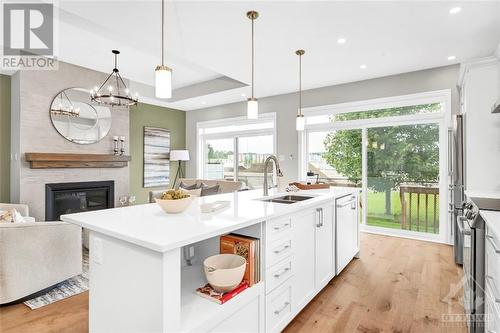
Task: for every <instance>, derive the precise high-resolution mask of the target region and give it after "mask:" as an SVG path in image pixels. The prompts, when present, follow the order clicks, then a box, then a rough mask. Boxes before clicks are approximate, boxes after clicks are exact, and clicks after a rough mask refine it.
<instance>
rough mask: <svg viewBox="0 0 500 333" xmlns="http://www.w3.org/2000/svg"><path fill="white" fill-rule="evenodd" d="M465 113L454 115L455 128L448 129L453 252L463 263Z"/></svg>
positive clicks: (457, 261)
mask: <svg viewBox="0 0 500 333" xmlns="http://www.w3.org/2000/svg"><path fill="white" fill-rule="evenodd" d="M464 125H465V115H462V114H459V115H454V116H453V129H450V130H449V131H448V147H449V150H448V176H449V178H450V182H449V184H450V185H449V190H450V196H449V198H450V202H449V203H448V207H449V213H450V214H449V216H450V219H451V226H452V233H453V240H454V241H453V252H454V254H455V262H456V263H457V264H462V263H463V241H464V240H463V235H462V233H461V232H459V229H458V226H457V221H458V217H459V216H462V215H463V207H462V205H463V202H464V200H465V194H464V190H465V150H464V147H465V131H464Z"/></svg>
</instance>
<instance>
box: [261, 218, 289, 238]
mask: <svg viewBox="0 0 500 333" xmlns="http://www.w3.org/2000/svg"><path fill="white" fill-rule="evenodd" d="M291 229H292V221H291V219H290V218H289V217H287V218H278V219H274V220H271V221H269V222H267V223H266V239H267V240H268V244H269V242H272V241H274V240H276V239H279V238H281V237H284V236H285V235H286V234H287V232H289V231H290V230H291Z"/></svg>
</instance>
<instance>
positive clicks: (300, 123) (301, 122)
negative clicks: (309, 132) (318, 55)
mask: <svg viewBox="0 0 500 333" xmlns="http://www.w3.org/2000/svg"><path fill="white" fill-rule="evenodd" d="M304 53H306V51H304V50H297V51H295V54H296V55H298V56H299V108H298V110H297V111H298V112H297V120H296V122H295V128H296V129H297V131H303V130H304V128H305V126H306V120H305V118H304V115H303V114H302V56H303V55H304Z"/></svg>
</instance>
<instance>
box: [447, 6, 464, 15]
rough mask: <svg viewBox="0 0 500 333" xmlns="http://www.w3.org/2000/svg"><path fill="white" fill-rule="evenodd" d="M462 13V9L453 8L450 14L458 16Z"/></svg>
mask: <svg viewBox="0 0 500 333" xmlns="http://www.w3.org/2000/svg"><path fill="white" fill-rule="evenodd" d="M461 11H462V7H453V8H452V9H450V14H458V13H460V12H461Z"/></svg>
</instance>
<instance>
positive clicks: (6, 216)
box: [0, 209, 26, 223]
mask: <svg viewBox="0 0 500 333" xmlns="http://www.w3.org/2000/svg"><path fill="white" fill-rule="evenodd" d="M16 222H17V223H25V222H26V221H25V220H24V217H23V216H22V215H21V214H20V213H19V212H18V211H17V210H15V209H10V210H0V223H16Z"/></svg>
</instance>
